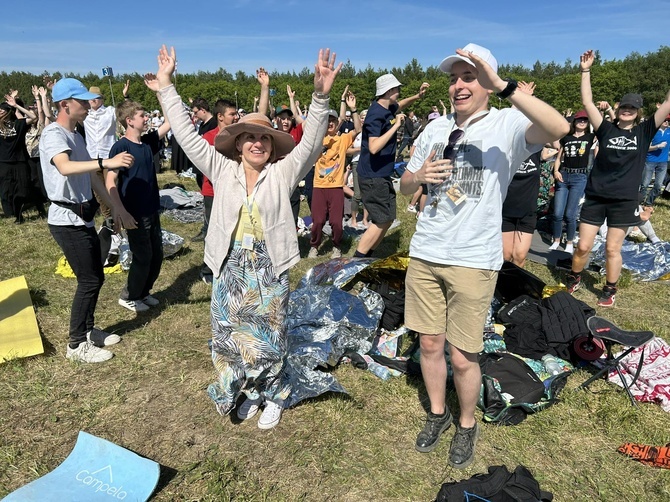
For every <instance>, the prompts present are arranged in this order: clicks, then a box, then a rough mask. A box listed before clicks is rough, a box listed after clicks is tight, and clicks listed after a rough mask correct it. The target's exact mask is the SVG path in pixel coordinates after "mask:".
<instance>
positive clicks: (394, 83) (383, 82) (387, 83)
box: [375, 73, 402, 96]
mask: <svg viewBox="0 0 670 502" xmlns="http://www.w3.org/2000/svg"><path fill="white" fill-rule="evenodd" d="M401 85H402V84H401V83H400V81H399V80H398V79H397V78H395V76H394V75H393V74H392V73H387V74H386V75H382V76H381V77H379V78H378V79H377V90H376V92H375V96H381V95H382V94H384V93H385V92H386V91H388V90H389V89H393V88H394V87H400V86H401Z"/></svg>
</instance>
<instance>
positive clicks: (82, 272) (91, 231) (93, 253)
mask: <svg viewBox="0 0 670 502" xmlns="http://www.w3.org/2000/svg"><path fill="white" fill-rule="evenodd" d="M49 231H50V232H51V235H52V236H53V238H54V240H55V241H56V242H57V243H58V245H59V246H60V248H61V249H62V250H63V253H64V254H65V258H66V259H67V261H68V263H69V264H70V267H72V271H73V272H74V275H76V276H77V290H76V291H75V293H74V299H73V300H72V309H71V311H70V345H71V346H74V347H76V346H77V345H79V344H80V343H81V342H84V341H86V333H88V332H89V331H90V330H91V329H92V328H93V325H94V318H93V316H94V313H95V306H96V304H97V303H98V295H99V294H100V289H101V288H102V283H103V282H104V281H105V275H104V273H103V271H102V263H101V262H100V240H99V239H98V234H96V233H95V228H94V227H85V226H83V225H82V226H58V225H49Z"/></svg>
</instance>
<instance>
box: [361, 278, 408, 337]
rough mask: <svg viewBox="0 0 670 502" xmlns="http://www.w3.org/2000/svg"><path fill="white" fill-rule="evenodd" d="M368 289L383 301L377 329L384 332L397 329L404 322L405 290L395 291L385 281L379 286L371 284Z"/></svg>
mask: <svg viewBox="0 0 670 502" xmlns="http://www.w3.org/2000/svg"><path fill="white" fill-rule="evenodd" d="M370 289H372V290H374V291H376V292H377V293H379V296H381V297H382V300H383V301H384V312H383V313H382V318H381V320H380V321H379V327H381V328H384V329H385V330H386V331H393V330H395V329H398V328H399V327H400V325H401V324H402V323H403V322H404V321H405V289H404V288H403V289H395V288H393V287H391V286H390V285H389V283H388V281H385V280H383V281H381V282H380V283H379V284H372V285H371V286H370Z"/></svg>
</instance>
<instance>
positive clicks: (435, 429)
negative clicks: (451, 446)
mask: <svg viewBox="0 0 670 502" xmlns="http://www.w3.org/2000/svg"><path fill="white" fill-rule="evenodd" d="M453 421H454V417H452V416H451V412H450V411H449V408H447V409H446V410H445V412H444V415H436V414H435V413H431V412H430V411H429V412H428V416H427V417H426V425H424V426H423V430H422V431H421V432H419V435H418V436H417V437H416V444H415V446H416V449H417V451H420V452H421V453H428V452H431V451H433V450H434V449H435V447H436V446H437V443H438V442H439V441H440V436H441V435H442V433H443V432H444V431H446V430H447V429H448V428H449V426H450V425H451V423H452V422H453Z"/></svg>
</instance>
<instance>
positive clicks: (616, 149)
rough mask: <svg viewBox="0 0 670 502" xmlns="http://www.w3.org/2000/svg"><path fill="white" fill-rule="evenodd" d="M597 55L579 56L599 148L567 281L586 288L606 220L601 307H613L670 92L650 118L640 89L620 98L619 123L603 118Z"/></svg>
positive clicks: (669, 105)
mask: <svg viewBox="0 0 670 502" xmlns="http://www.w3.org/2000/svg"><path fill="white" fill-rule="evenodd" d="M594 60H595V56H594V54H593V51H591V50H589V51H586V52H585V53H584V54H582V55H581V57H580V61H579V69H580V71H581V94H582V104H583V105H584V109H585V110H586V113H587V115H588V117H589V122H591V125H592V126H593V128H594V129H595V132H596V138H597V139H598V144H599V150H598V154H597V155H596V159H595V162H594V164H593V169H591V173H590V174H589V179H588V181H587V183H586V189H585V191H584V193H585V195H586V200H585V201H584V204H583V205H582V210H581V213H580V216H579V220H580V222H579V242H578V244H577V248H576V249H575V253H574V255H573V257H572V270H571V271H570V273H569V274H568V275H567V277H566V279H565V284H566V286H567V288H568V291H569V292H570V293H574V292H575V291H576V290H577V289H579V288H580V287H581V283H582V271H583V270H584V267H585V266H586V262H587V260H588V257H589V254H590V253H591V249H592V248H593V243H594V241H595V238H596V234H597V233H598V229H599V228H600V226H601V225H602V224H603V223H604V222H605V220H607V239H606V242H605V248H606V253H605V272H606V274H605V286H604V287H603V290H602V293H601V294H600V297H599V298H598V306H599V307H612V306H614V302H615V299H616V293H617V281H618V280H619V276H620V275H621V264H622V260H621V246H622V245H623V240H624V238H625V237H626V232H627V230H628V227H634V226H637V225H639V224H641V220H640V209H639V207H638V203H639V201H638V197H639V187H640V181H641V179H642V172H643V170H644V164H645V160H646V157H647V152H648V150H649V145H650V144H651V141H652V139H653V138H654V135H655V134H656V131H657V130H658V129H659V127H661V124H663V121H664V120H665V119H666V118H667V116H668V114H669V113H670V92H669V93H668V95H667V96H666V98H665V101H663V103H661V105H660V106H659V107H658V109H657V110H656V112H655V113H654V115H652V116H651V117H650V118H649V120H645V121H644V122H641V119H642V116H641V109H642V96H640V95H639V94H626V95H624V96H623V97H622V98H621V101H620V102H619V107H618V108H617V110H616V118H615V120H614V122H608V121H607V120H603V117H602V116H601V115H600V111H599V110H598V107H597V106H596V105H595V104H594V102H593V92H592V90H591V67H592V66H593V62H594Z"/></svg>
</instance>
